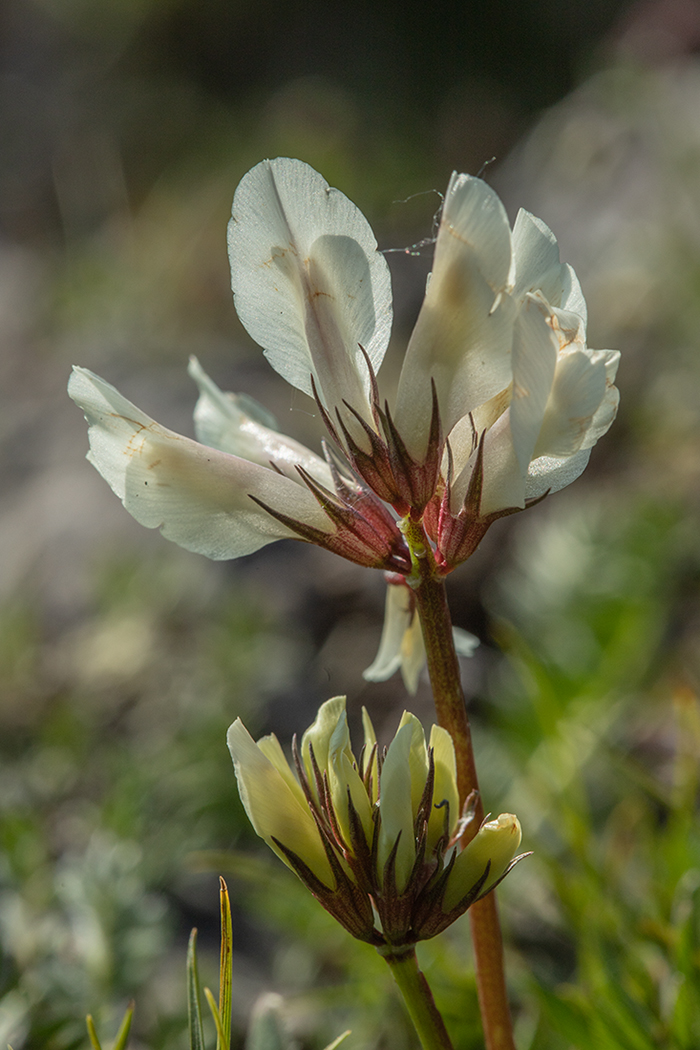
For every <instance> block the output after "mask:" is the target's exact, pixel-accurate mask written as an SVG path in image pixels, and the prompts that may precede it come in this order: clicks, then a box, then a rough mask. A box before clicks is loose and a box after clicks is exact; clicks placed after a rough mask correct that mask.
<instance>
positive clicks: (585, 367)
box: [534, 350, 612, 458]
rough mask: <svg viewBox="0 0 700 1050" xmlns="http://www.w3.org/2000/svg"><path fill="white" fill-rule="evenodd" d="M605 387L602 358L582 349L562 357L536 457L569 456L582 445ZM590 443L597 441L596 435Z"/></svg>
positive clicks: (558, 364)
mask: <svg viewBox="0 0 700 1050" xmlns="http://www.w3.org/2000/svg"><path fill="white" fill-rule="evenodd" d="M605 389H606V387H605V361H604V359H603V358H602V357H599V358H597V359H596V358H595V357H594V355H592V354H591V353H590V352H589V353H586V352H585V351H583V350H576V351H574V352H573V353H571V354H565V355H563V356H562V357H560V358H559V361H558V362H557V367H556V372H555V375H554V382H553V384H552V389H551V392H550V395H549V400H548V401H547V408H546V411H545V413H544V418H543V420H542V428H541V430H540V433H539V436H538V438H537V444H536V446H535V449H534V457H535V458H537V457H538V456H570V455H573V453H574V452H578V451H579V449H581V448H583V447H584V445H585V443H586V436H587V433H588V429H589V426H590V423H591V420H592V419H593V416H594V414H595V412H596V411H597V410H598V408H599V407H600V405H601V403H602V401H603V398H604V397H605ZM611 422H612V420H611ZM590 444H591V445H593V444H595V438H594V439H593V440H592V441H591V442H590Z"/></svg>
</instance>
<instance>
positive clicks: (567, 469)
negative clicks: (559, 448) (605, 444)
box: [525, 448, 591, 499]
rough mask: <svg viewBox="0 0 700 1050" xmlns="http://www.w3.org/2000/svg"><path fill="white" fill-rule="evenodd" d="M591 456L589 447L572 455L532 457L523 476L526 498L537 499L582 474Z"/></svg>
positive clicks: (557, 490)
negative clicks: (558, 457)
mask: <svg viewBox="0 0 700 1050" xmlns="http://www.w3.org/2000/svg"><path fill="white" fill-rule="evenodd" d="M590 458H591V450H590V449H589V448H586V449H583V450H582V451H581V452H577V453H576V454H575V455H573V456H566V457H565V458H564V459H557V458H555V457H554V456H539V457H538V458H537V459H533V461H532V463H531V464H530V466H529V468H528V472H527V477H526V478H525V497H526V499H538V498H539V497H540V496H544V494H545V493H546V492H559V490H560V489H564V488H566V486H567V485H570V484H571V483H572V481H576V479H577V478H579V477H580V476H581V474H583V472H584V470H585V469H586V467H587V466H588V460H589V459H590Z"/></svg>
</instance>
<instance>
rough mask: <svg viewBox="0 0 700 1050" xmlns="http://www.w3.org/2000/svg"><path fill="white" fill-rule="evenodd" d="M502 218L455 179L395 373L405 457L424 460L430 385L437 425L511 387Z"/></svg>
mask: <svg viewBox="0 0 700 1050" xmlns="http://www.w3.org/2000/svg"><path fill="white" fill-rule="evenodd" d="M510 264H511V242H510V228H509V226H508V219H507V216H506V213H505V210H504V208H503V205H502V204H501V202H500V200H499V199H498V197H497V196H496V194H495V193H494V192H493V190H492V189H491V188H490V187H489V186H487V185H486V183H484V182H482V181H481V180H480V179H474V178H471V177H470V176H468V175H453V177H452V180H451V182H450V185H449V187H448V190H447V194H446V196H445V204H444V207H443V213H442V219H441V222H440V229H439V232H438V237H437V243H436V246H435V260H434V265H433V273H432V276H431V279H430V282H429V284H428V288H427V291H426V294H425V300H424V302H423V306H422V308H421V312H420V314H419V317H418V321H417V323H416V327H415V329H414V331H413V335H412V336H411V340H410V342H409V345H408V349H407V351H406V358H405V361H404V365H403V368H402V370H401V377H400V380H399V390H398V396H397V402H396V413H395V421H396V425H397V429H398V431H399V433H400V434H401V436H402V437H403V439H404V441H405V442H406V445H407V447H408V449H409V451H410V452H411V453H412V454H413V455H415V456H418V457H422V456H423V455H424V454H425V446H426V440H427V435H428V432H429V427H430V415H431V379H432V380H434V382H435V385H436V389H437V395H438V403H439V406H440V413H441V417H442V424H443V427H444V430H445V432H446V433H449V432H450V430H451V429H452V427H453V426H454V425H455V423H457V421H458V420H460V419H462V417H463V416H465V415H466V414H467V413H468V412H470V411H472V409H474V408H476V407H477V406H478V405H480V404H482V402H484V401H487V400H488V399H489V398H491V397H493V396H494V394H497V393H498V391H499V390H503V389H504V388H505V387H507V386H508V384H509V382H510V351H511V342H512V322H513V317H514V310H515V304H514V302H513V300H512V299H511V297H510V296H509V295H508V294H507V293H506V292H505V288H506V285H507V283H508V280H509V272H510Z"/></svg>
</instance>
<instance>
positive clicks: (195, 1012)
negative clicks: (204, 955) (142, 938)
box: [187, 928, 204, 1050]
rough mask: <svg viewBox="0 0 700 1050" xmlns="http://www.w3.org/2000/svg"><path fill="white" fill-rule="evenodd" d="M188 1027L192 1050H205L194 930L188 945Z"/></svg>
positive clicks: (195, 932)
mask: <svg viewBox="0 0 700 1050" xmlns="http://www.w3.org/2000/svg"><path fill="white" fill-rule="evenodd" d="M187 1026H188V1028H189V1032H190V1050H204V1029H203V1027H202V1007H201V1005H200V1001H199V972H198V968H197V930H196V928H195V929H193V930H192V933H191V934H190V941H189V944H188V945H187Z"/></svg>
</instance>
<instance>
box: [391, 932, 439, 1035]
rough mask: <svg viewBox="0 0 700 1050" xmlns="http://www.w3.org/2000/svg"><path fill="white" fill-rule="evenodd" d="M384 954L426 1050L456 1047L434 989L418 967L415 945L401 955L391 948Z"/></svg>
mask: <svg viewBox="0 0 700 1050" xmlns="http://www.w3.org/2000/svg"><path fill="white" fill-rule="evenodd" d="M382 954H383V955H384V958H385V959H386V961H387V962H388V964H389V967H390V969H391V972H392V974H393V975H394V980H395V981H396V983H397V985H398V987H399V991H400V992H401V995H402V996H403V999H404V1002H405V1003H406V1008H407V1010H408V1012H409V1014H410V1017H411V1020H412V1021H413V1024H414V1026H415V1029H416V1032H417V1033H418V1038H419V1039H420V1041H421V1046H422V1047H423V1050H453V1047H452V1042H451V1040H450V1037H449V1035H448V1034H447V1029H446V1028H445V1022H444V1021H443V1019H442V1017H441V1016H440V1013H439V1011H438V1008H437V1007H436V1005H435V1000H434V999H433V993H432V992H431V991H430V987H429V985H428V982H427V981H426V979H425V977H424V976H423V974H422V972H421V970H420V969H419V967H418V960H417V958H416V951H415V948H409V949H408V950H407V951H404V952H401V954H397V955H394V954H391V952H390V951H389V952H388V953H387V954H385V953H384V952H382Z"/></svg>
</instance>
